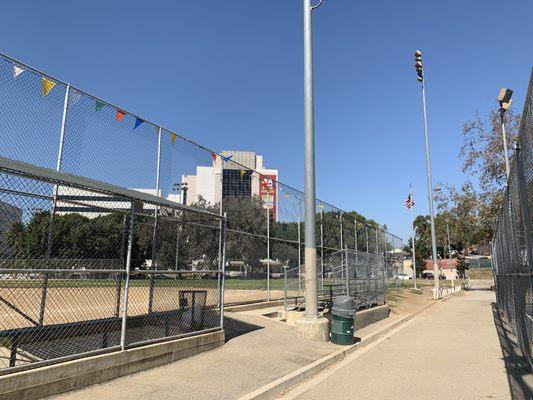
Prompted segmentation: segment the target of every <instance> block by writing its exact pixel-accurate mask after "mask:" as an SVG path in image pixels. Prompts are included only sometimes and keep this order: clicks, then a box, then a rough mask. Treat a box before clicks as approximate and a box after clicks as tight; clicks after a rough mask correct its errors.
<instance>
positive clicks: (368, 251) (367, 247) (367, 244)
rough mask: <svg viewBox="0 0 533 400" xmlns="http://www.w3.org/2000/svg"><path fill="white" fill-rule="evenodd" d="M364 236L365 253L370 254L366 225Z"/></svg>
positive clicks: (366, 225)
mask: <svg viewBox="0 0 533 400" xmlns="http://www.w3.org/2000/svg"><path fill="white" fill-rule="evenodd" d="M365 236H366V252H367V253H370V247H369V243H368V224H366V223H365Z"/></svg>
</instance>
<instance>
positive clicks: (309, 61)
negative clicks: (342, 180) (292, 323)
mask: <svg viewBox="0 0 533 400" xmlns="http://www.w3.org/2000/svg"><path fill="white" fill-rule="evenodd" d="M322 2H323V0H319V1H318V3H316V4H315V5H312V4H311V0H303V21H304V26H303V28H304V102H305V107H304V110H305V121H304V125H305V140H304V142H305V253H304V254H305V317H304V318H301V319H300V320H298V323H297V331H298V333H299V334H300V336H303V337H306V338H308V339H312V340H321V341H327V340H328V321H327V319H325V318H319V316H318V285H317V278H316V273H317V257H316V238H315V216H316V193H315V132H314V100H313V29H312V13H313V10H316V9H317V8H318V7H320V6H321V5H322Z"/></svg>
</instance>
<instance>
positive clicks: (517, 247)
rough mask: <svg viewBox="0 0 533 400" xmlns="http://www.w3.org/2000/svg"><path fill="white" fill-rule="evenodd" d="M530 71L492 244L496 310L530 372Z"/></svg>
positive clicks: (532, 285) (532, 358)
mask: <svg viewBox="0 0 533 400" xmlns="http://www.w3.org/2000/svg"><path fill="white" fill-rule="evenodd" d="M532 232H533V71H532V75H531V80H530V83H529V88H528V92H527V96H526V102H525V104H524V111H523V113H522V120H521V123H520V131H519V135H518V140H517V146H516V147H515V153H514V156H513V159H512V163H511V171H510V174H509V178H508V182H507V187H506V189H505V192H504V198H503V206H502V209H501V211H500V216H499V221H498V224H497V227H496V234H495V236H494V241H493V255H492V257H493V263H492V265H493V269H494V276H495V284H496V297H497V301H498V307H499V309H500V310H501V311H503V313H504V314H505V317H506V318H507V321H508V323H509V326H510V327H511V329H512V331H513V333H514V334H516V336H517V338H518V342H519V344H520V347H521V349H522V352H523V354H524V356H525V357H526V358H527V359H528V360H529V363H530V367H531V369H532V370H533V265H532V263H531V260H532V257H533V253H532V242H533V236H532Z"/></svg>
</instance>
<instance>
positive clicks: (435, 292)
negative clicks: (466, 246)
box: [415, 50, 440, 299]
mask: <svg viewBox="0 0 533 400" xmlns="http://www.w3.org/2000/svg"><path fill="white" fill-rule="evenodd" d="M415 69H416V72H417V75H418V81H419V82H420V83H421V86H422V110H423V114H424V138H425V142H426V173H427V181H428V200H429V218H430V222H431V250H432V251H431V252H432V259H433V279H434V288H433V297H434V298H436V299H438V298H439V297H440V294H439V265H438V263H437V242H436V239H435V216H434V214H433V193H432V187H433V185H432V183H431V161H430V157H429V135H428V123H427V113H426V89H425V85H424V83H425V82H424V67H423V65H422V52H421V51H420V50H417V51H415Z"/></svg>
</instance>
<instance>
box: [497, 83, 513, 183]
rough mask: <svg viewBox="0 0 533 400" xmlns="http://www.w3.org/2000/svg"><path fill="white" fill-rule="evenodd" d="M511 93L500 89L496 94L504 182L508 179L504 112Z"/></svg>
mask: <svg viewBox="0 0 533 400" xmlns="http://www.w3.org/2000/svg"><path fill="white" fill-rule="evenodd" d="M512 96H513V91H512V90H511V89H507V88H501V89H500V93H498V103H500V110H499V111H500V122H501V124H502V136H503V155H504V157H505V181H506V182H507V179H508V178H509V155H508V154H507V134H506V133H505V112H506V111H507V109H508V108H509V107H510V106H511V102H512V100H511V97H512Z"/></svg>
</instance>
